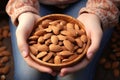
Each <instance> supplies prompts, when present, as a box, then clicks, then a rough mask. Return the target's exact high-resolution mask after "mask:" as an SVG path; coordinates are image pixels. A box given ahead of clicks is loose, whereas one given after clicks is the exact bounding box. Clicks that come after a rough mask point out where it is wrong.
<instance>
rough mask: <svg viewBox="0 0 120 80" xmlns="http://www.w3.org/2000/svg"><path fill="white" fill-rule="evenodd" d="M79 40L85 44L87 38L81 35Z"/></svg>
mask: <svg viewBox="0 0 120 80" xmlns="http://www.w3.org/2000/svg"><path fill="white" fill-rule="evenodd" d="M80 39H81V40H82V42H84V43H85V42H87V36H86V35H81V37H80Z"/></svg>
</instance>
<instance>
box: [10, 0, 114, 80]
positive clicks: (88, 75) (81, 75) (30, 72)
mask: <svg viewBox="0 0 120 80" xmlns="http://www.w3.org/2000/svg"><path fill="white" fill-rule="evenodd" d="M86 1H87V0H80V1H79V2H77V3H74V4H71V5H70V6H69V7H67V8H65V9H59V8H55V7H53V6H47V5H43V4H41V7H40V15H41V16H45V15H47V14H52V13H61V14H67V15H70V16H73V17H75V18H76V17H77V16H78V12H79V10H80V8H81V7H83V6H85V4H86ZM10 29H11V35H12V37H11V39H12V46H13V56H14V80H53V77H52V76H51V75H49V74H46V73H40V72H39V71H37V70H35V69H33V68H31V67H29V66H28V65H27V64H26V62H25V61H24V60H23V58H22V56H21V55H20V52H19V50H18V47H17V43H16V36H15V30H16V27H14V26H13V25H12V23H11V22H10ZM111 33H112V29H109V30H107V31H105V33H104V36H103V39H102V42H101V45H100V48H99V50H98V51H97V53H96V55H95V57H94V59H93V60H92V61H91V63H90V64H89V65H88V66H87V67H85V68H84V69H82V70H80V71H78V72H75V73H72V74H69V75H67V76H65V77H63V78H61V77H59V76H58V79H57V80H93V77H94V74H95V70H96V63H97V61H98V60H99V57H100V55H101V53H102V51H103V48H104V46H105V45H106V43H107V41H108V40H109V38H110V35H111ZM41 78H42V79H41Z"/></svg>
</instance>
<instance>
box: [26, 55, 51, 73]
mask: <svg viewBox="0 0 120 80" xmlns="http://www.w3.org/2000/svg"><path fill="white" fill-rule="evenodd" d="M24 60H25V61H26V62H27V64H28V65H29V66H30V67H32V68H35V69H37V70H39V71H40V72H46V73H49V74H53V71H52V69H50V68H48V67H45V66H42V65H40V64H38V63H36V62H35V61H34V60H32V59H31V57H29V56H28V57H26V58H24Z"/></svg>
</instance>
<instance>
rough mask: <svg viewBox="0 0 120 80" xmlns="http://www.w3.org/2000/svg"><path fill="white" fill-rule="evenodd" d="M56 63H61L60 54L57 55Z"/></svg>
mask: <svg viewBox="0 0 120 80" xmlns="http://www.w3.org/2000/svg"><path fill="white" fill-rule="evenodd" d="M54 63H55V64H60V63H61V57H60V56H55V58H54Z"/></svg>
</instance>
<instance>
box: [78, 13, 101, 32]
mask: <svg viewBox="0 0 120 80" xmlns="http://www.w3.org/2000/svg"><path fill="white" fill-rule="evenodd" d="M78 19H79V20H80V21H82V20H84V21H87V20H88V19H90V20H93V21H94V22H95V23H97V24H98V25H100V27H101V30H103V27H102V22H101V20H100V18H99V17H98V16H97V15H95V14H92V13H87V12H84V13H81V14H80V15H79V16H78Z"/></svg>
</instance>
